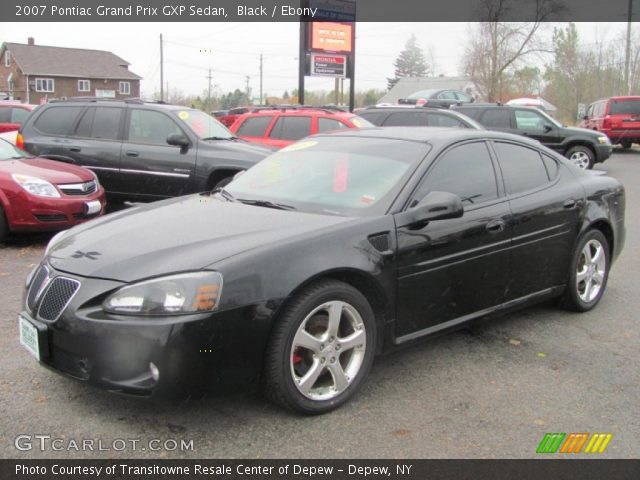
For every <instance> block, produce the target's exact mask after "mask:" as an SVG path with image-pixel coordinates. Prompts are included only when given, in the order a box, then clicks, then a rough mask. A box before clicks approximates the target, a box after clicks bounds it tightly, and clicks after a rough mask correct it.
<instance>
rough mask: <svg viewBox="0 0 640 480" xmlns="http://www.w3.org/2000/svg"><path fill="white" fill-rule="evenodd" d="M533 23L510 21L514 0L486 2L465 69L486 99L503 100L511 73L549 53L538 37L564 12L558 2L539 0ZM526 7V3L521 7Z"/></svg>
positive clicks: (472, 35)
mask: <svg viewBox="0 0 640 480" xmlns="http://www.w3.org/2000/svg"><path fill="white" fill-rule="evenodd" d="M528 5H530V6H532V7H533V8H534V11H533V18H534V21H532V22H508V21H505V20H508V19H509V17H510V15H511V14H512V12H513V11H514V10H513V9H514V8H515V3H514V0H482V2H481V12H480V14H481V18H482V20H483V21H482V22H480V23H478V24H475V25H474V26H473V27H471V29H470V36H469V39H468V42H467V47H466V50H465V54H464V57H463V69H464V72H465V74H466V75H469V76H471V78H472V79H473V81H474V83H475V85H476V88H477V89H478V92H479V93H480V94H481V96H483V97H484V98H485V99H486V100H488V101H490V102H495V101H499V100H502V98H501V97H502V95H503V91H504V84H505V82H506V81H507V78H508V77H509V74H510V73H511V72H512V71H513V70H514V69H516V68H517V67H518V65H519V64H520V63H522V61H523V60H524V59H525V58H526V57H527V56H529V55H531V54H534V53H540V52H547V51H548V49H547V48H546V46H545V45H543V44H542V43H541V41H540V40H539V39H538V38H537V33H538V31H539V29H540V28H541V26H542V24H543V22H545V21H548V20H549V19H550V18H551V17H552V16H554V15H556V14H557V13H559V12H560V11H561V10H562V8H563V7H562V6H561V5H560V4H559V3H558V1H556V0H535V1H533V2H529V3H528ZM518 7H519V8H522V3H520V4H519V5H518Z"/></svg>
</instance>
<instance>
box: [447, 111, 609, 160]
mask: <svg viewBox="0 0 640 480" xmlns="http://www.w3.org/2000/svg"><path fill="white" fill-rule="evenodd" d="M451 108H452V109H454V110H456V111H458V112H460V113H464V114H465V115H467V116H469V117H471V118H473V119H474V120H476V121H477V122H479V123H481V124H482V125H483V126H484V127H485V128H487V129H489V130H500V131H502V132H509V133H515V134H517V135H523V136H525V137H529V138H533V139H535V140H538V141H539V142H540V143H542V144H543V145H544V146H545V147H549V148H550V149H552V150H555V151H556V152H559V153H561V154H562V155H564V156H565V157H567V158H568V159H569V160H571V161H572V162H573V163H574V164H575V165H576V166H578V167H580V168H593V164H594V163H599V162H604V161H605V160H606V159H607V158H609V157H610V156H611V152H612V147H611V141H610V140H609V138H608V137H607V136H606V135H604V134H602V133H599V132H595V131H593V130H587V129H585V128H575V127H567V126H565V125H562V124H561V123H559V122H558V121H557V120H555V119H553V118H552V117H550V116H549V115H547V114H546V113H544V112H542V111H540V110H538V109H537V108H533V107H518V106H513V105H501V104H495V103H490V104H479V103H474V104H473V105H458V106H455V105H454V106H452V107H451Z"/></svg>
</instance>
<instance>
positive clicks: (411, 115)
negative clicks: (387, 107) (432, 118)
mask: <svg viewBox="0 0 640 480" xmlns="http://www.w3.org/2000/svg"><path fill="white" fill-rule="evenodd" d="M427 122H428V119H427V114H426V113H425V112H396V113H392V114H391V115H389V117H388V118H387V120H386V121H385V122H384V126H385V127H412V126H419V127H426V126H427V125H428V123H427Z"/></svg>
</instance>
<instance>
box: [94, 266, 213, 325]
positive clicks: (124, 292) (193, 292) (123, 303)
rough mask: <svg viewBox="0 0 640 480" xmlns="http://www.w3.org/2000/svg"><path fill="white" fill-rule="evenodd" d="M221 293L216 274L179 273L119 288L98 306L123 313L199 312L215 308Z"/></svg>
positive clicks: (165, 313) (168, 313)
mask: <svg viewBox="0 0 640 480" xmlns="http://www.w3.org/2000/svg"><path fill="white" fill-rule="evenodd" d="M221 294H222V275H221V274H220V273H218V272H192V273H181V274H178V275H170V276H167V277H161V278H154V279H153V280H147V281H144V282H140V283H136V284H133V285H129V286H127V287H123V288H121V289H120V290H118V291H117V292H115V293H114V294H112V295H111V296H109V297H108V298H107V299H106V300H105V301H104V302H103V303H102V308H103V310H104V311H105V312H108V313H115V314H126V315H184V314H189V313H203V312H211V311H213V310H215V309H216V308H217V307H218V303H219V301H220V295H221Z"/></svg>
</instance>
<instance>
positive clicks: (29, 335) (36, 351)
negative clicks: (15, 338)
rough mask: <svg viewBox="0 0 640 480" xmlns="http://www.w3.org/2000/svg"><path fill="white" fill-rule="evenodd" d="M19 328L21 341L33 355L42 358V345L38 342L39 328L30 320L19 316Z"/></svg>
mask: <svg viewBox="0 0 640 480" xmlns="http://www.w3.org/2000/svg"><path fill="white" fill-rule="evenodd" d="M18 328H19V329H20V343H21V344H22V345H24V346H25V348H26V349H27V350H29V352H31V355H33V356H34V357H36V358H37V359H38V360H40V345H39V344H38V329H37V328H36V327H34V326H33V325H32V324H31V322H29V320H27V319H26V318H24V317H22V316H19V317H18Z"/></svg>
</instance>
